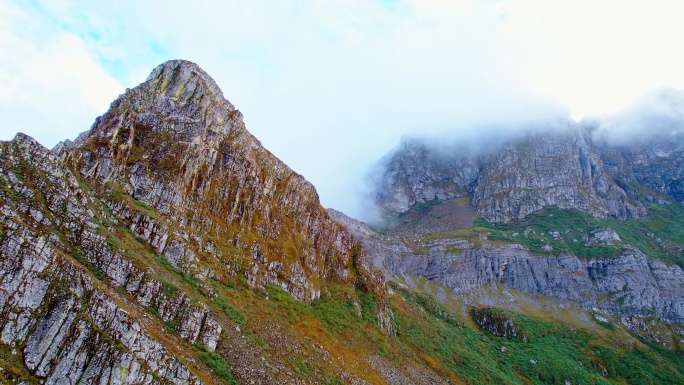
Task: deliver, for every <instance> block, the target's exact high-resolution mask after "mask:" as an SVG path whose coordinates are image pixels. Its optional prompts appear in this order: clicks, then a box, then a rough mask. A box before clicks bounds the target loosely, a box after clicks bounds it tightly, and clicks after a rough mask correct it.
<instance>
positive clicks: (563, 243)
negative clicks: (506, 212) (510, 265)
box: [476, 202, 684, 266]
mask: <svg viewBox="0 0 684 385" xmlns="http://www.w3.org/2000/svg"><path fill="white" fill-rule="evenodd" d="M476 224H477V226H479V227H480V228H486V229H488V230H489V231H490V234H489V235H488V236H487V238H488V239H489V240H492V241H503V242H515V243H520V244H523V245H525V246H527V247H529V248H530V250H532V251H533V252H536V253H541V254H549V253H551V252H553V253H559V252H568V253H571V254H573V255H576V256H578V257H581V258H592V257H599V256H604V257H605V256H612V255H616V254H618V253H619V252H620V250H621V248H622V244H621V243H620V242H615V243H614V244H612V245H610V244H608V245H606V244H601V243H596V242H592V241H591V239H592V237H593V234H592V232H593V231H595V230H598V229H604V228H610V229H613V230H615V232H616V233H617V234H618V235H619V236H620V239H621V240H622V242H624V243H625V244H629V245H632V246H634V247H637V248H638V249H640V250H641V251H643V252H644V253H646V254H647V255H649V256H650V257H653V258H656V259H660V260H663V261H665V262H668V263H677V264H679V265H680V266H684V256H683V255H682V252H681V250H682V248H684V229H683V228H682V226H684V205H682V204H681V203H676V202H675V203H672V204H670V205H667V206H665V205H659V204H655V203H653V204H651V205H650V207H649V211H648V216H647V217H646V218H643V219H638V220H637V219H630V220H618V219H603V220H602V219H596V218H594V217H592V216H590V215H588V214H584V213H582V212H579V211H577V210H561V209H558V208H547V209H545V210H542V211H539V212H537V213H534V214H532V215H529V216H528V217H526V218H525V219H523V220H517V221H513V222H510V223H508V224H498V225H493V224H490V223H487V222H486V221H484V220H482V219H479V220H478V221H477V223H476ZM554 232H555V233H557V235H556V236H555V237H554V236H553V233H554ZM546 245H549V246H551V247H553V250H552V251H547V250H544V249H543V247H544V246H546Z"/></svg>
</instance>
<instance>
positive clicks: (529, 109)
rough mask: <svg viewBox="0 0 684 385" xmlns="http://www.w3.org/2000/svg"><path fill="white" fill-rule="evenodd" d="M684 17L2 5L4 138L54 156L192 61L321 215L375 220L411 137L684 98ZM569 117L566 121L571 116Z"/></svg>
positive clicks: (489, 7) (415, 8) (297, 6)
mask: <svg viewBox="0 0 684 385" xmlns="http://www.w3.org/2000/svg"><path fill="white" fill-rule="evenodd" d="M683 7H684V6H682V5H680V3H679V2H677V1H660V0H653V1H648V2H645V1H643V2H642V1H639V2H637V1H634V2H625V1H612V0H611V1H606V0H593V1H588V0H587V1H585V0H566V1H553V0H547V1H537V0H500V1H496V0H482V1H475V0H455V1H434V0H422V1H418V0H393V1H373V0H363V1H362V0H344V1H303V0H301V1H297V0H273V1H221V2H218V1H216V2H212V1H192V2H188V1H158V0H148V1H126V0H121V1H116V2H112V1H107V2H105V1H72V0H51V1H40V0H35V1H13V0H0V59H1V60H0V140H8V139H11V138H12V137H13V136H14V134H15V133H16V132H18V131H22V132H25V133H27V134H29V135H32V136H34V137H35V138H36V139H38V140H39V141H40V142H41V143H43V144H44V145H46V146H48V147H52V146H53V145H54V144H56V143H57V142H58V141H59V140H62V139H66V138H72V139H73V138H75V136H76V135H77V134H78V133H79V132H82V131H85V130H87V129H88V128H89V127H90V125H91V124H92V122H93V121H94V119H95V117H97V116H98V115H100V114H102V113H104V112H105V111H106V109H107V107H108V106H109V103H111V101H112V100H114V99H115V98H116V97H117V96H118V95H119V94H120V93H122V92H123V91H124V89H125V88H127V87H133V86H135V85H136V84H138V83H140V82H142V81H143V80H144V79H145V78H146V77H147V75H148V74H149V72H150V71H151V70H152V69H153V68H154V67H155V66H156V65H158V64H159V63H161V62H163V61H165V60H168V59H173V58H183V59H187V60H191V61H194V62H196V63H198V64H199V65H200V66H202V67H203V68H204V69H205V70H206V71H207V72H208V73H209V74H210V75H212V76H213V77H214V78H215V80H216V81H217V83H218V85H219V86H220V87H221V88H222V90H223V92H224V95H225V96H226V98H227V99H228V100H230V101H231V102H232V103H233V104H234V105H236V107H237V108H238V109H240V110H241V111H242V112H243V114H244V115H245V121H246V124H247V128H248V129H249V130H250V131H251V132H252V133H253V134H254V135H255V136H256V137H257V138H258V139H259V140H260V141H261V142H262V143H263V144H264V146H265V147H266V148H268V149H269V150H271V151H272V152H273V153H274V154H276V155H277V156H278V157H280V158H281V159H282V160H284V161H285V162H286V163H287V164H288V165H290V166H291V167H292V168H293V169H294V170H295V171H297V172H299V173H301V174H303V175H304V176H305V177H306V178H307V179H309V180H310V181H312V182H313V183H314V185H316V187H317V188H318V190H319V194H320V196H321V200H322V203H323V205H324V206H326V207H335V208H338V209H341V210H343V211H345V212H348V213H350V214H352V215H354V216H357V217H359V216H363V213H364V208H363V206H362V205H360V204H359V202H360V200H359V194H360V190H362V188H363V183H362V180H363V177H364V175H365V173H366V172H367V170H368V169H369V167H371V165H372V164H373V163H374V162H375V161H376V160H377V159H378V158H380V157H381V156H382V155H383V154H384V153H386V152H387V151H389V150H390V149H391V148H392V147H394V146H395V145H396V144H397V142H398V141H399V140H400V138H401V137H402V136H403V135H406V134H415V133H426V134H437V133H444V132H458V131H463V130H468V129H472V127H477V126H478V125H481V124H487V123H500V122H525V121H528V120H535V119H540V118H542V117H544V116H546V115H547V114H549V111H552V112H555V111H557V110H558V109H560V110H563V108H566V109H567V111H568V113H570V114H572V116H573V117H575V118H578V117H581V116H585V115H593V114H600V113H607V112H611V111H615V110H617V109H619V108H621V107H623V106H625V105H627V104H628V103H630V102H631V101H632V100H634V99H635V98H637V97H638V96H639V95H640V94H642V93H644V92H646V91H649V90H651V89H654V88H657V87H661V86H672V87H676V88H684V51H683V50H682V49H681V43H680V41H679V40H680V39H681V37H682V36H684V23H682V22H681V20H680V19H681V17H680V15H682V14H684V12H682V10H684V8H683ZM559 104H560V105H563V106H565V107H558V105H559Z"/></svg>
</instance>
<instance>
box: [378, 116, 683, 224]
mask: <svg viewBox="0 0 684 385" xmlns="http://www.w3.org/2000/svg"><path fill="white" fill-rule="evenodd" d="M591 131H592V129H591V127H589V126H588V125H587V124H585V125H584V126H580V125H577V124H575V123H572V122H566V123H562V124H560V125H559V126H558V127H549V128H548V129H545V130H540V129H531V130H530V131H528V132H525V133H520V134H519V135H513V136H510V137H507V138H504V139H501V140H500V141H499V143H498V144H495V145H492V146H491V147H490V148H489V149H488V150H483V151H480V152H473V150H472V149H471V150H467V149H466V147H469V148H472V147H477V145H478V144H479V143H478V142H477V141H474V142H473V143H470V142H469V143H467V145H463V144H453V145H445V144H444V143H440V144H435V143H431V142H428V141H424V140H418V139H413V140H408V141H406V142H404V143H403V144H402V145H401V146H400V147H399V148H398V149H397V150H396V151H395V152H394V153H393V154H392V155H391V156H390V157H389V158H387V160H386V161H385V165H384V172H383V173H382V175H381V176H380V177H379V178H378V181H377V188H376V200H377V202H378V204H379V205H380V207H381V208H382V210H383V211H384V213H385V215H386V216H387V217H393V216H396V215H397V214H401V213H404V212H407V211H408V210H410V209H411V208H412V207H414V206H416V204H418V203H425V202H430V201H435V200H447V199H454V198H462V197H468V198H470V199H471V202H472V205H473V206H474V207H475V209H476V210H477V212H478V213H479V214H480V215H481V216H482V217H484V218H485V219H486V220H488V221H490V222H508V221H510V220H513V219H521V218H524V217H525V216H527V215H529V214H531V213H533V212H536V211H539V210H541V209H543V208H546V207H551V206H556V207H559V208H563V209H577V210H580V211H583V212H585V213H588V214H590V215H592V216H594V217H597V218H606V217H613V218H619V219H625V218H639V217H641V216H643V215H644V214H645V207H646V202H647V201H648V200H654V199H657V196H658V194H663V195H662V196H668V197H669V199H674V200H676V201H682V198H683V197H684V195H683V193H682V191H683V188H682V183H684V182H683V181H684V179H683V178H684V177H683V175H684V170H683V169H682V167H684V166H683V165H682V162H681V159H682V156H684V134H681V133H679V134H677V135H674V136H673V135H669V134H668V135H667V136H666V137H661V136H655V137H652V138H650V139H649V140H648V141H646V142H644V143H638V144H630V145H627V144H621V145H615V144H609V143H608V142H605V141H601V140H599V139H594V138H593V135H591V133H590V132H591ZM644 188H646V189H647V191H648V192H650V193H649V194H644ZM625 190H627V192H628V193H629V194H628V193H626V191H625ZM645 195H646V196H645ZM661 199H662V198H661Z"/></svg>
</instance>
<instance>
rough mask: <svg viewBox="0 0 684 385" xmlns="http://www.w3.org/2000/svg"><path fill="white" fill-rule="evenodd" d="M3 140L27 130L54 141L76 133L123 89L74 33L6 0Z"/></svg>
mask: <svg viewBox="0 0 684 385" xmlns="http://www.w3.org/2000/svg"><path fill="white" fill-rule="evenodd" d="M0 25H3V28H2V29H0V41H2V43H1V44H0V57H2V58H9V59H5V60H2V61H0V116H2V120H1V121H0V128H1V131H0V140H8V139H11V138H12V137H13V136H14V135H15V134H16V132H24V133H26V134H28V135H31V136H33V137H35V138H36V139H38V140H39V141H40V142H41V143H43V144H44V145H46V146H48V147H52V146H53V145H55V144H56V143H57V142H59V141H60V140H64V139H67V138H72V139H73V138H74V137H75V136H76V135H77V134H78V133H79V132H81V131H84V130H86V129H87V128H88V127H89V126H90V125H91V124H92V122H93V121H94V120H95V118H96V117H97V116H98V115H100V114H102V113H104V112H105V111H106V110H107V107H108V106H109V103H111V101H112V100H113V98H115V97H116V96H118V94H119V93H120V92H121V91H122V90H123V88H122V87H121V85H120V84H119V83H118V82H117V81H116V80H115V79H114V78H112V77H111V76H110V75H108V74H107V73H106V72H105V71H104V70H103V69H102V68H100V66H99V65H98V64H97V62H96V61H95V59H94V57H93V56H92V54H91V53H90V52H89V51H88V50H87V48H86V47H85V45H84V44H83V41H82V40H81V39H80V38H79V37H78V36H76V35H75V34H73V33H70V32H65V31H59V30H57V31H53V30H51V28H50V27H49V26H46V25H45V24H44V23H43V20H40V19H36V18H34V17H32V16H31V15H28V14H26V13H25V12H24V11H22V10H20V9H18V8H15V7H13V6H11V5H8V4H3V5H0Z"/></svg>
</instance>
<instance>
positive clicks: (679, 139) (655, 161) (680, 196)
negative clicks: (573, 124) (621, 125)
mask: <svg viewBox="0 0 684 385" xmlns="http://www.w3.org/2000/svg"><path fill="white" fill-rule="evenodd" d="M597 141H598V145H597V148H598V150H599V153H600V156H601V158H602V159H603V161H604V164H605V166H606V170H607V171H608V172H610V173H611V174H612V175H613V176H614V178H615V179H616V180H617V182H618V183H619V184H620V185H622V186H623V187H624V189H625V190H626V191H627V192H628V193H630V194H631V195H638V194H640V193H641V194H644V193H645V194H646V195H647V199H650V200H657V194H662V195H665V196H669V197H671V198H672V199H674V200H676V201H678V202H684V162H682V159H684V131H683V132H678V133H675V134H668V135H664V136H656V137H647V138H645V140H644V141H642V142H641V145H634V144H609V143H607V142H605V141H603V140H601V138H600V137H599V139H598V140H597ZM642 186H643V187H646V188H647V189H648V190H647V191H645V192H644V191H642V190H643V188H641V189H640V187H642Z"/></svg>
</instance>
